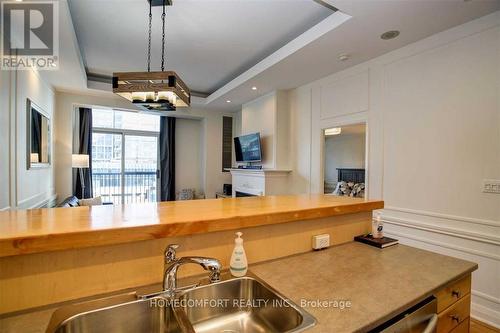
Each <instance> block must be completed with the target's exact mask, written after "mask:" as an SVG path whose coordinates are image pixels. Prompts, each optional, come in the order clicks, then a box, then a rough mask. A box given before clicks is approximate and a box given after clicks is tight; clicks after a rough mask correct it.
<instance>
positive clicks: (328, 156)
mask: <svg viewBox="0 0 500 333" xmlns="http://www.w3.org/2000/svg"><path fill="white" fill-rule="evenodd" d="M364 167H365V135H364V134H340V135H331V136H326V137H325V180H327V181H330V182H337V181H338V180H337V174H338V173H337V168H357V169H364Z"/></svg>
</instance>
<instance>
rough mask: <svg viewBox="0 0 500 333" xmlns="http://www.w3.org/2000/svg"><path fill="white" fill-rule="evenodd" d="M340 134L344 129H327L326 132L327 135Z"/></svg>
mask: <svg viewBox="0 0 500 333" xmlns="http://www.w3.org/2000/svg"><path fill="white" fill-rule="evenodd" d="M340 133H342V128H340V127H333V128H327V129H326V130H325V135H339V134H340Z"/></svg>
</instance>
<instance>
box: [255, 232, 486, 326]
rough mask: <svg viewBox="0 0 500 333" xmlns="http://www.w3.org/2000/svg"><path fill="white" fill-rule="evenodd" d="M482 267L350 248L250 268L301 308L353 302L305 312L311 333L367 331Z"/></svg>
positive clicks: (406, 252) (407, 250)
mask: <svg viewBox="0 0 500 333" xmlns="http://www.w3.org/2000/svg"><path fill="white" fill-rule="evenodd" d="M477 267H478V266H477V264H475V263H472V262H468V261H464V260H460V259H456V258H452V257H448V256H444V255H440V254H437V253H433V252H429V251H425V250H420V249H416V248H413V247H409V246H405V245H401V244H399V245H396V246H392V247H388V248H385V249H383V250H380V249H378V248H374V247H371V246H369V245H365V244H361V243H356V242H352V243H347V244H344V245H340V246H337V247H333V248H331V249H328V250H324V251H320V252H311V253H307V254H302V255H296V256H291V257H288V258H283V259H279V260H274V261H270V262H266V263H262V264H259V265H256V266H253V267H251V270H252V272H254V273H255V274H256V275H257V276H259V277H260V278H261V279H263V280H264V281H266V282H267V283H268V284H269V285H271V286H272V287H274V288H276V289H277V290H278V291H280V292H281V293H282V294H283V295H285V296H287V297H290V299H291V300H293V301H294V302H295V303H297V304H298V305H299V306H301V302H302V300H306V301H317V300H320V301H341V300H343V301H350V302H351V307H350V308H345V309H343V310H342V309H339V308H334V307H325V308H323V307H314V305H315V304H312V303H311V304H312V305H313V306H305V307H304V308H305V309H306V310H307V311H308V312H309V313H310V314H312V315H313V316H314V317H316V319H317V320H318V324H317V325H316V326H315V327H313V328H312V329H311V330H309V331H308V332H311V333H312V332H325V333H327V332H357V331H362V332H365V331H368V330H370V329H372V328H375V327H377V326H378V325H380V324H382V323H384V322H385V321H387V320H388V319H390V318H392V317H394V316H395V315H397V314H399V313H401V312H402V311H403V310H405V309H407V308H409V307H410V306H412V305H415V304H417V303H418V302H419V301H421V300H423V299H425V298H426V297H428V296H430V295H432V294H433V293H434V292H436V291H437V290H438V289H440V288H442V287H443V286H445V285H446V284H448V283H449V282H451V281H453V280H456V279H458V278H460V277H462V276H464V275H466V274H469V273H470V272H472V271H474V270H476V269H477Z"/></svg>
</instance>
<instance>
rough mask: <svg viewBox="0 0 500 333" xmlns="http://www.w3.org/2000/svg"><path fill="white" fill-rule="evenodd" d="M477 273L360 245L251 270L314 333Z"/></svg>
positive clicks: (43, 313) (45, 318)
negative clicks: (297, 310)
mask: <svg viewBox="0 0 500 333" xmlns="http://www.w3.org/2000/svg"><path fill="white" fill-rule="evenodd" d="M475 269H477V264H475V263H472V262H468V261H464V260H460V259H456V258H452V257H448V256H444V255H440V254H437V253H433V252H429V251H425V250H420V249H416V248H413V247H409V246H405V245H401V244H400V245H396V246H393V247H389V248H385V249H383V250H380V249H377V248H374V247H370V246H368V245H365V244H361V243H355V242H351V243H347V244H343V245H339V246H335V247H332V248H330V249H327V250H322V251H319V252H309V253H305V254H299V255H294V256H290V257H286V258H281V259H276V260H273V261H269V262H265V263H260V264H256V265H251V266H250V270H251V271H252V272H253V273H254V274H255V275H257V276H258V277H260V278H261V279H263V280H264V281H265V282H266V283H268V284H269V285H271V286H272V287H273V288H275V289H277V290H278V291H279V292H280V293H282V294H283V295H284V296H286V297H289V298H290V299H291V300H292V301H294V302H295V303H297V304H298V305H299V306H301V305H304V302H309V303H307V305H306V306H303V307H304V308H305V309H306V310H307V311H308V312H309V313H310V314H312V315H313V316H314V317H315V318H316V319H317V321H318V323H317V324H316V326H314V327H312V328H311V329H309V330H307V332H311V333H313V332H314V333H318V332H325V333H327V332H328V333H330V332H364V331H367V330H369V329H372V328H374V327H376V326H377V325H379V324H381V323H383V322H385V321H386V320H388V319H390V318H392V317H393V316H395V315H397V314H398V313H400V312H402V311H403V310H405V309H407V308H409V307H410V306H412V305H414V304H416V303H418V302H419V301H420V300H422V299H424V298H426V297H427V296H429V295H431V294H433V293H434V292H435V291H437V290H438V289H440V288H441V287H443V286H444V285H446V284H448V283H449V282H451V281H453V280H456V279H459V278H460V277H462V276H464V275H466V274H468V273H470V272H472V271H474V270H475ZM318 301H321V302H323V301H327V302H330V304H331V306H329V307H319V306H318V305H319V304H318ZM335 301H337V302H341V301H344V308H343V309H342V308H341V305H340V304H341V303H337V304H336V303H334V302H335ZM347 302H350V307H347V304H348V303H347ZM336 305H337V307H335V306H336ZM54 310H55V308H45V309H43V310H40V311H36V312H31V313H25V314H20V315H17V316H13V317H6V318H2V319H0V332H1V333H7V332H9V333H10V332H44V331H45V328H46V327H47V324H48V322H49V319H50V317H51V315H52V313H53V311H54Z"/></svg>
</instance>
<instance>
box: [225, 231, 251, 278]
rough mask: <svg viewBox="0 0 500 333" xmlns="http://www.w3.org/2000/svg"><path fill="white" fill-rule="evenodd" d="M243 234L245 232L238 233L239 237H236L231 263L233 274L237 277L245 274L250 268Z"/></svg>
mask: <svg viewBox="0 0 500 333" xmlns="http://www.w3.org/2000/svg"><path fill="white" fill-rule="evenodd" d="M242 235H243V233H241V232H237V233H236V236H237V237H236V238H235V239H234V250H233V254H232V255H231V261H230V263H229V270H230V271H231V275H232V276H235V277H241V276H245V275H246V274H247V270H248V262H247V256H246V254H245V249H244V248H243V238H241V236H242Z"/></svg>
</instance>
